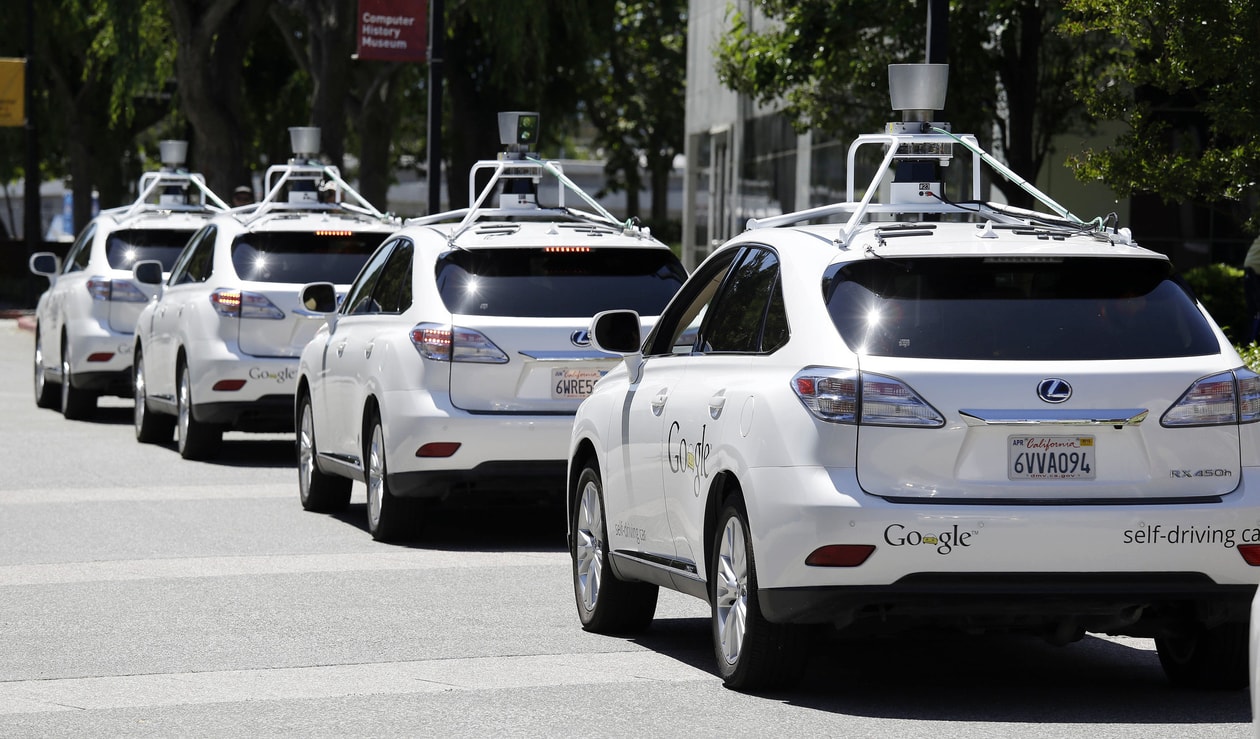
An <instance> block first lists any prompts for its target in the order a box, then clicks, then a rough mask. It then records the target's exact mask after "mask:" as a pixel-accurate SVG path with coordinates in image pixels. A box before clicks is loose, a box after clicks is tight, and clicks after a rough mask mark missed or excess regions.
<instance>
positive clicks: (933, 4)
mask: <svg viewBox="0 0 1260 739" xmlns="http://www.w3.org/2000/svg"><path fill="white" fill-rule="evenodd" d="M927 63H928V64H948V63H949V0H928V14H927Z"/></svg>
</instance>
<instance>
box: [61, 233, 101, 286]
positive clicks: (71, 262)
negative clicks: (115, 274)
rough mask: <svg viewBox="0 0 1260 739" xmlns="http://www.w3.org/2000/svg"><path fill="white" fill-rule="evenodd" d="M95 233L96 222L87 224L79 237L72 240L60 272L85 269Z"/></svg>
mask: <svg viewBox="0 0 1260 739" xmlns="http://www.w3.org/2000/svg"><path fill="white" fill-rule="evenodd" d="M95 235H96V224H95V223H92V224H89V225H88V227H87V228H85V229H83V232H82V233H80V234H79V237H78V238H77V239H75V240H74V244H72V245H71V246H70V251H69V253H67V254H66V263H65V266H64V267H62V272H63V273H66V274H69V273H70V272H78V271H80V270H84V269H87V265H88V258H89V257H91V256H92V237H93V236H95Z"/></svg>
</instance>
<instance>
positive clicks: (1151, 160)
mask: <svg viewBox="0 0 1260 739" xmlns="http://www.w3.org/2000/svg"><path fill="white" fill-rule="evenodd" d="M1067 8H1068V10H1069V11H1070V14H1071V15H1070V18H1069V20H1068V22H1067V23H1066V24H1065V28H1066V29H1068V30H1069V31H1070V32H1071V33H1073V34H1075V35H1076V36H1077V37H1081V36H1087V35H1096V36H1097V35H1101V36H1103V37H1105V38H1106V39H1107V40H1108V41H1109V45H1108V47H1107V49H1106V53H1104V54H1100V55H1099V56H1098V57H1097V61H1098V64H1099V66H1100V67H1101V71H1100V70H1099V69H1098V67H1097V66H1094V65H1090V66H1091V67H1093V68H1089V69H1081V70H1079V79H1080V81H1081V85H1080V87H1081V89H1082V92H1083V93H1084V95H1083V97H1084V101H1085V104H1086V106H1087V109H1088V110H1089V112H1090V113H1091V114H1093V115H1094V116H1096V117H1098V118H1100V119H1106V120H1115V121H1121V122H1123V123H1124V124H1125V129H1124V131H1123V133H1122V134H1121V135H1119V136H1118V137H1117V138H1116V139H1115V141H1114V142H1113V143H1112V144H1111V145H1109V146H1106V147H1104V148H1099V149H1092V150H1088V151H1085V152H1083V153H1082V154H1080V155H1079V156H1076V157H1073V158H1072V164H1073V166H1074V167H1075V169H1076V172H1077V176H1078V177H1079V178H1081V179H1086V180H1101V181H1103V182H1106V183H1107V184H1108V185H1109V186H1111V187H1112V189H1114V190H1115V191H1116V192H1117V193H1119V194H1121V195H1129V194H1133V193H1138V192H1151V193H1155V194H1157V195H1159V196H1160V197H1161V198H1163V199H1164V200H1166V201H1169V202H1176V201H1182V200H1192V201H1198V202H1202V203H1208V204H1214V205H1216V206H1218V207H1221V208H1223V209H1225V210H1227V211H1233V213H1232V214H1233V215H1239V216H1241V217H1240V218H1239V220H1242V219H1243V218H1245V217H1246V216H1247V215H1249V212H1250V211H1251V210H1253V209H1254V206H1255V200H1256V180H1257V177H1258V176H1260V137H1257V136H1256V133H1255V131H1256V124H1257V123H1258V122H1260V120H1258V119H1260V85H1258V84H1257V80H1260V56H1258V55H1257V54H1256V48H1257V39H1260V2H1256V0H1217V1H1215V2H1198V1H1197V0H1067ZM1251 225H1252V227H1253V229H1257V228H1260V223H1258V222H1256V221H1255V219H1254V218H1253V220H1252V224H1251Z"/></svg>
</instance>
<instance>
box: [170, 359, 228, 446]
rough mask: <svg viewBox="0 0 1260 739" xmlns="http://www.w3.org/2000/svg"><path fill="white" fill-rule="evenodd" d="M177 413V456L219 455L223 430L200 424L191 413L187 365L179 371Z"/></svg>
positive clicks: (189, 381)
mask: <svg viewBox="0 0 1260 739" xmlns="http://www.w3.org/2000/svg"><path fill="white" fill-rule="evenodd" d="M178 393H179V398H178V400H179V409H178V410H179V413H178V415H177V416H176V425H177V426H178V427H179V444H178V446H179V456H181V457H183V458H184V459H210V458H211V457H214V456H215V455H216V454H218V453H219V446H220V445H222V443H223V429H222V427H220V426H215V425H213V424H209V423H202V422H201V421H198V420H197V419H196V418H194V417H193V413H192V375H191V373H190V372H189V371H188V365H187V364H184V365H183V366H181V367H180V370H179V390H178Z"/></svg>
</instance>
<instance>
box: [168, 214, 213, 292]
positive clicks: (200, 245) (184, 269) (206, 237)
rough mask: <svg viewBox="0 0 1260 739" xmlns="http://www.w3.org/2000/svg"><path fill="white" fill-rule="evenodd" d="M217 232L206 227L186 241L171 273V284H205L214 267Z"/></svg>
mask: <svg viewBox="0 0 1260 739" xmlns="http://www.w3.org/2000/svg"><path fill="white" fill-rule="evenodd" d="M217 232H218V230H217V229H216V228H215V227H214V226H206V227H205V228H203V229H201V230H200V231H198V232H197V233H196V234H195V235H194V236H193V237H192V238H191V239H189V241H188V246H186V247H185V248H184V253H183V254H181V255H180V257H179V259H178V260H176V262H175V268H174V269H173V270H172V271H171V284H172V285H183V284H185V283H190V282H205V281H206V280H207V279H209V277H210V271H211V267H213V266H214V260H213V257H214V240H215V239H214V237H215V234H216V233H217Z"/></svg>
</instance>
